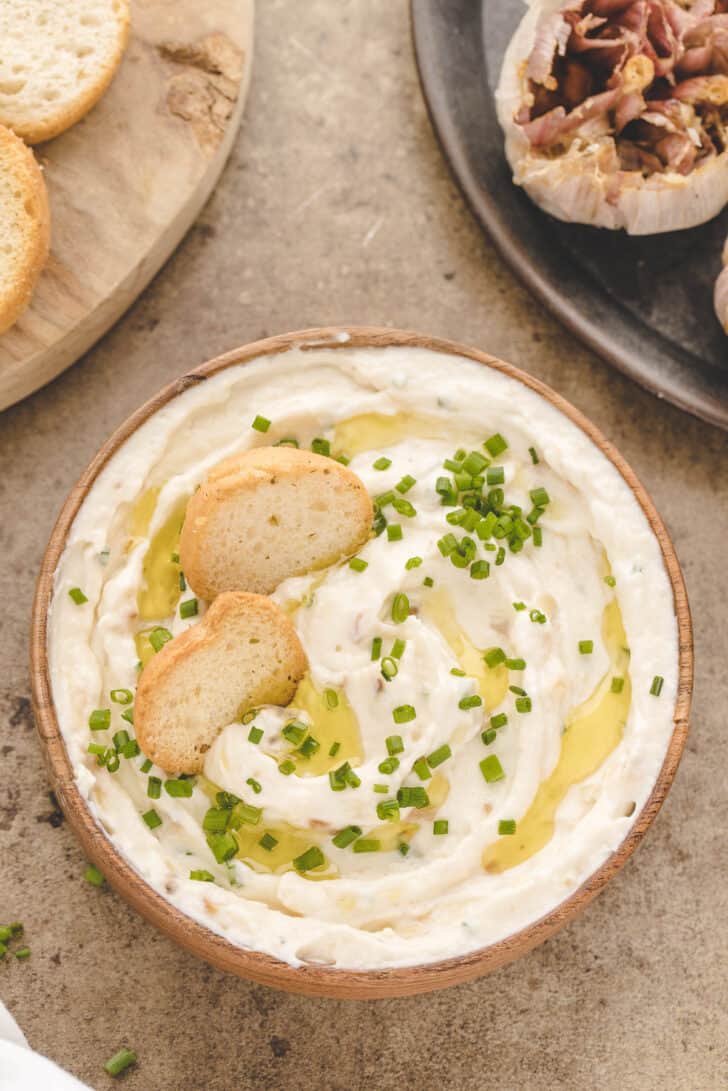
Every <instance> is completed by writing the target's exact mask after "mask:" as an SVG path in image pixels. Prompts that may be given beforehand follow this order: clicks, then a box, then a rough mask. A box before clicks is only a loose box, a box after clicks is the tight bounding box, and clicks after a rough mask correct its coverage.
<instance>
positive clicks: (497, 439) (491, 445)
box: [483, 432, 508, 458]
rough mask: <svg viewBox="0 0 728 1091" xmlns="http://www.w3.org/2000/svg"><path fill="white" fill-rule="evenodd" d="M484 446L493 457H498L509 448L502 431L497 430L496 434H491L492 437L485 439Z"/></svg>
mask: <svg viewBox="0 0 728 1091" xmlns="http://www.w3.org/2000/svg"><path fill="white" fill-rule="evenodd" d="M483 446H484V447H485V449H486V451H487V452H488V454H489V455H490V456H491V457H492V458H496V457H497V456H498V455H500V454H502V453H503V451H505V450H506V449H507V447H508V444H507V443H506V441H505V440H504V439H503V436H502V435H501V434H500V432H496V433H495V435H494V436H491V437H490V439H487V440H486V441H485V443H484V444H483Z"/></svg>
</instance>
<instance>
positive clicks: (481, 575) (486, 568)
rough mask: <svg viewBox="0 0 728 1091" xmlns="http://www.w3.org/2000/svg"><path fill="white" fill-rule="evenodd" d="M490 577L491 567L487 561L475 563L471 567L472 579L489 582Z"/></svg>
mask: <svg viewBox="0 0 728 1091" xmlns="http://www.w3.org/2000/svg"><path fill="white" fill-rule="evenodd" d="M489 575H490V565H489V563H488V562H487V561H474V562H473V564H471V566H470V578H471V579H473V580H487V579H488V576H489Z"/></svg>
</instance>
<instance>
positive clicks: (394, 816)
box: [377, 799, 399, 822]
mask: <svg viewBox="0 0 728 1091" xmlns="http://www.w3.org/2000/svg"><path fill="white" fill-rule="evenodd" d="M377 818H378V819H379V820H380V822H399V803H398V802H397V800H396V799H383V800H382V802H381V803H377Z"/></svg>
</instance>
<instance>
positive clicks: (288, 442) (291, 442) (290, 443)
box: [273, 436, 301, 447]
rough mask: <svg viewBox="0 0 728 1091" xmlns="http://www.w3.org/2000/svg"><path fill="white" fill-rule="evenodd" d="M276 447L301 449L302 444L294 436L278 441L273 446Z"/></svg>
mask: <svg viewBox="0 0 728 1091" xmlns="http://www.w3.org/2000/svg"><path fill="white" fill-rule="evenodd" d="M273 446H274V447H300V446H301V445H300V443H299V442H298V440H297V439H296V438H295V437H294V436H285V437H284V439H278V440H276V442H275V443H274V444H273Z"/></svg>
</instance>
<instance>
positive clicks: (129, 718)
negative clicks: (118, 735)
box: [121, 705, 134, 724]
mask: <svg viewBox="0 0 728 1091" xmlns="http://www.w3.org/2000/svg"><path fill="white" fill-rule="evenodd" d="M121 718H122V720H126V722H127V723H128V724H133V723H134V706H133V705H132V706H131V708H125V709H124V711H123V712H122V714H121Z"/></svg>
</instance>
